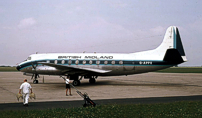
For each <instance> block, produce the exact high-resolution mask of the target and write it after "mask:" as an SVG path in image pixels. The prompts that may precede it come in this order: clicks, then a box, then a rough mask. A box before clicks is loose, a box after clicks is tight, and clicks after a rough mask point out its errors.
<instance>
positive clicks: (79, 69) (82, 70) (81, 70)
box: [38, 62, 111, 74]
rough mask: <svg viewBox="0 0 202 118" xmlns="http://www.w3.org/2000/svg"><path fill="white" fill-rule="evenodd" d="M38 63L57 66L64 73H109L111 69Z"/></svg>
mask: <svg viewBox="0 0 202 118" xmlns="http://www.w3.org/2000/svg"><path fill="white" fill-rule="evenodd" d="M38 64H43V65H46V66H51V67H55V68H56V69H58V70H62V72H64V73H68V74H71V73H72V74H75V73H82V74H88V73H98V74H103V73H108V72H110V71H111V70H101V69H94V68H86V67H72V66H64V65H58V64H52V63H46V62H38Z"/></svg>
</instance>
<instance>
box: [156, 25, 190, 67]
mask: <svg viewBox="0 0 202 118" xmlns="http://www.w3.org/2000/svg"><path fill="white" fill-rule="evenodd" d="M156 50H162V51H163V50H164V51H165V50H166V53H165V56H164V59H163V60H164V61H168V62H172V63H176V64H178V63H182V62H185V61H187V59H186V56H185V52H184V48H183V45H182V41H181V38H180V34H179V31H178V28H177V27H175V26H170V27H169V28H168V29H167V31H166V34H165V36H164V40H163V42H162V43H161V45H160V46H159V47H158V48H156Z"/></svg>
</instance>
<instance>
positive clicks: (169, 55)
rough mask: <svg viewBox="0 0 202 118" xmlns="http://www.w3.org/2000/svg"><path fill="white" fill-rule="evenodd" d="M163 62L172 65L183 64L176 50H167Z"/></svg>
mask: <svg viewBox="0 0 202 118" xmlns="http://www.w3.org/2000/svg"><path fill="white" fill-rule="evenodd" d="M163 60H164V61H166V62H169V63H172V64H180V63H182V62H184V61H183V59H182V57H181V54H180V53H179V51H178V50H177V49H168V50H167V51H166V54H165V56H164V59H163Z"/></svg>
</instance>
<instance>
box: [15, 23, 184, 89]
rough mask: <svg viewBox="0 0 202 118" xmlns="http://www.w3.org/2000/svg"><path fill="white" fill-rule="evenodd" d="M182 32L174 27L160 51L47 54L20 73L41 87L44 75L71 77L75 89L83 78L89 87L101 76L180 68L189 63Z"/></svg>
mask: <svg viewBox="0 0 202 118" xmlns="http://www.w3.org/2000/svg"><path fill="white" fill-rule="evenodd" d="M186 61H187V58H186V55H185V52H184V48H183V45H182V41H181V38H180V34H179V31H178V28H177V27H176V26H170V27H169V28H168V29H167V30H166V33H165V36H164V39H163V42H162V43H161V44H160V46H158V47H157V48H156V49H153V50H148V51H142V52H136V53H127V54H119V53H44V54H32V55H30V56H29V57H28V58H27V59H26V60H25V61H24V62H22V63H20V64H19V65H18V66H17V67H16V69H17V70H18V71H21V72H24V75H32V78H34V80H33V83H38V80H37V78H38V77H39V74H40V75H57V76H60V77H63V78H64V77H65V76H68V77H70V80H73V82H72V84H73V85H74V86H78V85H80V80H82V78H84V79H89V83H91V84H93V83H95V82H96V80H95V79H97V78H98V76H120V75H131V74H140V73H146V72H151V71H156V70H161V69H165V68H169V67H172V66H177V65H178V64H181V63H183V62H186Z"/></svg>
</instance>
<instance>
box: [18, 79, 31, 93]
mask: <svg viewBox="0 0 202 118" xmlns="http://www.w3.org/2000/svg"><path fill="white" fill-rule="evenodd" d="M31 88H32V87H31V85H30V84H29V83H27V82H24V83H22V84H21V86H20V89H21V90H22V93H29V90H30V89H31Z"/></svg>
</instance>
